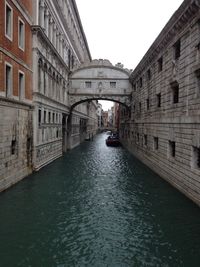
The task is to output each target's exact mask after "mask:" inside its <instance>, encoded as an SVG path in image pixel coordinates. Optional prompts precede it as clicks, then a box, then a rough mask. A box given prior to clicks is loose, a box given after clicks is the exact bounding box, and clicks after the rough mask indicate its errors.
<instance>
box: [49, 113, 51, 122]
mask: <svg viewBox="0 0 200 267" xmlns="http://www.w3.org/2000/svg"><path fill="white" fill-rule="evenodd" d="M49 123H51V112H50V111H49Z"/></svg>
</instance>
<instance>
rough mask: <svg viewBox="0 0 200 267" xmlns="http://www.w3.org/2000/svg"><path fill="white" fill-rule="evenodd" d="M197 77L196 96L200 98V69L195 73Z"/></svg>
mask: <svg viewBox="0 0 200 267" xmlns="http://www.w3.org/2000/svg"><path fill="white" fill-rule="evenodd" d="M195 76H196V87H197V89H196V96H197V97H199V96H200V69H197V70H196V71H195Z"/></svg>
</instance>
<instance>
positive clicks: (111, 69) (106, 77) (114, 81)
mask: <svg viewBox="0 0 200 267" xmlns="http://www.w3.org/2000/svg"><path fill="white" fill-rule="evenodd" d="M129 75H130V71H129V70H128V69H124V68H123V65H122V64H117V65H116V66H113V65H112V64H111V63H110V61H109V60H105V59H99V60H97V59H95V60H93V61H92V62H89V63H88V62H87V63H85V64H83V65H81V66H80V67H79V68H78V69H76V70H75V71H74V72H73V73H72V74H71V75H70V77H69V100H70V105H71V106H72V107H73V106H75V105H76V104H78V103H81V102H84V101H88V100H93V99H94V100H98V99H105V100H110V101H115V102H119V103H122V104H124V105H126V106H130V98H131V84H130V82H129Z"/></svg>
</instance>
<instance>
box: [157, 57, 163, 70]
mask: <svg viewBox="0 0 200 267" xmlns="http://www.w3.org/2000/svg"><path fill="white" fill-rule="evenodd" d="M162 69H163V58H162V57H161V58H159V59H158V72H161V71H162Z"/></svg>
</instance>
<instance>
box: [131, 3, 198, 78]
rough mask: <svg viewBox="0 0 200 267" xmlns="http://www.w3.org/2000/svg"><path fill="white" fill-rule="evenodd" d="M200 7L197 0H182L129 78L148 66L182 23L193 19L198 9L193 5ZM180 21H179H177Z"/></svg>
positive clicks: (134, 76)
mask: <svg viewBox="0 0 200 267" xmlns="http://www.w3.org/2000/svg"><path fill="white" fill-rule="evenodd" d="M196 6H197V7H200V4H198V1H197V0H184V1H183V3H182V4H181V5H180V7H179V8H178V9H177V10H176V11H175V12H174V13H173V15H172V16H171V18H170V19H169V20H168V22H167V23H166V25H165V26H164V28H163V29H162V30H161V32H160V33H159V35H158V36H157V38H156V39H155V41H154V42H153V43H152V45H151V46H150V48H149V49H148V50H147V52H146V53H145V55H144V56H143V58H142V59H141V60H140V62H139V63H138V65H137V66H136V68H135V69H134V70H133V71H132V73H131V75H130V79H131V80H133V79H135V78H137V76H139V75H140V74H141V73H142V72H143V70H144V69H145V68H146V66H149V64H151V63H152V62H153V61H154V60H155V58H156V57H157V56H158V55H159V54H160V53H161V51H163V47H166V45H167V44H168V43H169V42H170V41H171V40H172V39H173V38H174V37H175V36H176V34H177V31H178V32H180V31H182V30H183V25H185V24H186V23H188V22H189V21H191V20H192V19H193V15H194V14H195V13H196V12H197V11H198V9H197V10H195V7H196ZM177 22H180V23H177Z"/></svg>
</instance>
